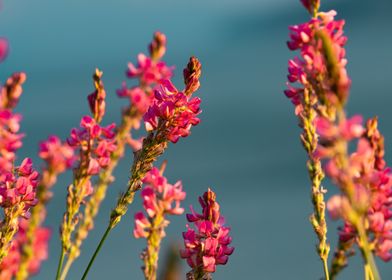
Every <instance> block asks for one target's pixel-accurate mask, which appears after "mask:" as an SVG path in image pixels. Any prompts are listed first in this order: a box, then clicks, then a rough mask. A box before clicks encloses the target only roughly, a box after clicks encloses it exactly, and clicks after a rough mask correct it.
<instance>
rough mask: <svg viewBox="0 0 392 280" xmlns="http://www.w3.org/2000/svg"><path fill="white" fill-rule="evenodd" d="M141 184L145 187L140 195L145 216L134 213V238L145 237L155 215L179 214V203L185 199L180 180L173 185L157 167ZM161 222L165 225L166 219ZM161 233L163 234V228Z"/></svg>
mask: <svg viewBox="0 0 392 280" xmlns="http://www.w3.org/2000/svg"><path fill="white" fill-rule="evenodd" d="M143 184H144V185H145V187H144V188H143V190H142V192H141V196H142V199H143V208H144V210H145V211H146V213H147V217H145V216H144V214H143V213H142V212H138V213H136V215H135V230H134V232H133V233H134V236H135V237H136V238H141V237H147V236H148V232H149V231H150V230H151V222H152V221H153V220H154V219H156V218H157V217H165V216H166V215H181V214H182V213H183V212H184V209H183V208H181V207H180V203H181V201H183V200H184V199H185V196H186V193H185V192H184V191H183V190H182V184H181V182H180V181H178V182H177V183H175V184H174V185H172V184H169V183H168V182H167V179H166V178H165V177H164V176H162V174H161V173H160V171H159V169H158V168H153V169H151V170H150V171H149V172H148V173H147V175H146V177H144V179H143ZM163 223H164V224H165V225H167V224H168V221H167V220H165V221H164V222H163ZM161 234H164V231H163V230H162V231H161Z"/></svg>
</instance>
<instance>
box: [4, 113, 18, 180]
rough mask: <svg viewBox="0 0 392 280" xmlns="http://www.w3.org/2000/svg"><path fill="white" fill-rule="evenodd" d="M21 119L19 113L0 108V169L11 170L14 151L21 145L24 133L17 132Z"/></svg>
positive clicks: (14, 156) (14, 155)
mask: <svg viewBox="0 0 392 280" xmlns="http://www.w3.org/2000/svg"><path fill="white" fill-rule="evenodd" d="M21 119H22V116H21V115H19V114H13V113H12V112H11V111H10V110H0V170H4V171H8V172H11V170H12V166H13V163H14V161H15V158H16V154H15V153H16V151H17V150H18V149H19V148H20V147H21V146H22V138H23V136H24V135H23V134H18V133H17V132H18V131H19V127H20V125H19V122H20V121H21ZM1 176H2V175H0V177H1Z"/></svg>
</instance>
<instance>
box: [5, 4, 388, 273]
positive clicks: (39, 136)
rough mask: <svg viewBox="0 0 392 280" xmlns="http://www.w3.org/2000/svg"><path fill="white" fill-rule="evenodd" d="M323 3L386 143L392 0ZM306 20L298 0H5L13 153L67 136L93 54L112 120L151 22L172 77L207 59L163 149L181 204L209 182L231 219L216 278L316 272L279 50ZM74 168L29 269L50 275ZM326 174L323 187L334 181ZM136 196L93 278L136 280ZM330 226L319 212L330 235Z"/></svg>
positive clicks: (174, 232) (123, 174) (354, 267)
mask: <svg viewBox="0 0 392 280" xmlns="http://www.w3.org/2000/svg"><path fill="white" fill-rule="evenodd" d="M323 2H326V3H325V4H324V5H323V9H324V10H329V9H332V8H333V9H336V10H337V11H338V13H339V18H341V17H343V18H345V19H346V20H347V26H346V33H347V35H348V36H349V42H348V45H347V51H348V58H349V66H348V68H349V72H350V75H351V77H352V79H353V86H352V93H351V99H350V102H349V106H348V108H349V112H350V113H351V114H354V113H362V114H364V116H365V117H370V116H373V115H378V116H379V117H380V127H381V130H382V132H383V133H384V134H385V136H386V144H387V147H392V118H391V115H392V112H391V110H390V107H391V104H392V95H391V88H392V79H391V65H392V52H391V50H392V49H391V45H392V36H391V35H392V34H391V28H392V17H391V13H392V2H391V1H390V0H378V1H370V0H361V1H357V0H334V1H323ZM307 19H308V16H307V14H306V12H305V10H304V9H303V8H302V7H301V5H300V4H299V0H298V1H297V0H296V1H293V0H241V1H238V0H220V1H207V0H199V1H187V0H162V1H155V0H143V1H136V0H133V1H132V0H118V1H107V0H105V1H103V0H94V1H92V0H88V1H87V0H86V1H77V0H68V1H53V0H36V1H27V0H26V1H22V0H13V1H11V0H5V1H4V2H3V5H2V10H1V12H0V35H1V36H5V37H7V38H8V39H9V42H10V45H11V52H10V54H9V57H8V59H7V60H6V61H5V62H4V63H2V64H1V65H0V69H1V70H0V78H1V80H2V81H4V80H5V79H6V77H7V76H8V75H9V74H10V73H11V72H13V71H20V70H23V71H26V73H27V75H28V81H27V83H26V84H25V93H24V95H23V98H22V100H21V103H20V105H19V107H18V109H17V110H18V111H19V112H23V114H24V121H23V127H22V130H23V131H24V132H25V133H26V135H27V136H26V138H25V141H24V147H23V148H22V150H21V152H20V157H22V156H30V157H32V158H33V159H35V162H36V163H38V162H39V161H38V159H37V156H36V153H37V149H38V143H39V141H40V140H43V139H45V138H46V137H47V136H48V135H49V134H57V135H59V136H61V137H62V138H63V139H64V138H66V137H67V135H68V133H69V131H70V129H71V128H72V127H75V126H78V123H79V120H80V117H81V116H82V115H83V114H86V113H88V106H87V102H86V96H87V94H89V93H90V92H91V91H92V81H91V75H92V72H93V70H94V68H95V67H100V69H102V70H103V72H104V77H103V79H104V82H105V86H106V89H107V93H108V101H107V104H108V108H109V109H108V114H107V117H106V122H107V123H109V122H112V121H118V120H119V117H120V110H121V107H122V106H124V105H125V102H126V100H119V99H118V98H117V97H116V95H115V90H116V89H117V88H119V87H120V85H121V82H122V81H124V80H125V76H124V71H125V69H126V65H127V63H128V62H129V61H133V62H134V61H135V58H136V55H137V54H138V53H140V52H146V51H147V48H146V47H147V44H148V43H149V42H150V40H151V37H152V34H153V32H154V31H155V30H160V31H162V32H164V33H166V35H167V37H168V51H167V55H166V59H165V60H166V61H167V63H168V64H169V65H175V66H176V69H177V70H176V72H175V73H176V76H175V78H174V80H175V82H176V83H177V84H178V85H181V84H182V81H181V71H182V68H183V67H184V66H185V64H186V63H187V61H188V57H189V56H191V55H196V56H198V57H199V58H200V60H201V62H202V63H203V77H202V87H201V89H200V91H199V92H200V96H201V97H202V99H203V114H202V115H201V118H202V123H201V124H200V125H199V126H198V127H196V128H194V129H193V130H192V135H191V137H189V138H187V139H181V141H180V142H179V143H178V144H176V145H170V147H169V149H168V151H167V152H166V153H165V155H164V158H165V159H167V160H168V161H169V164H168V167H167V169H166V170H167V171H166V175H167V176H168V177H169V179H170V181H172V182H175V181H176V180H178V179H181V180H182V181H183V184H184V186H185V189H186V191H187V194H188V196H187V199H186V202H185V206H186V208H188V205H189V204H193V205H195V206H196V207H198V205H197V202H196V201H197V196H198V195H200V194H202V192H204V191H205V190H206V189H207V187H209V186H212V187H213V188H214V190H215V191H216V193H217V196H218V199H219V201H220V204H221V209H222V212H223V214H224V215H225V216H226V220H227V223H228V224H229V225H231V227H232V235H233V244H234V246H235V247H236V251H235V253H234V254H233V255H232V257H231V258H230V260H229V264H228V265H227V266H225V267H219V268H218V271H217V272H216V275H215V278H216V279H240V278H246V279H267V280H271V279H300V280H304V279H319V278H320V277H321V275H322V271H321V264H320V262H319V260H318V258H317V255H316V253H315V242H316V240H315V236H314V234H313V232H312V229H311V226H310V224H309V222H308V216H309V214H310V213H311V203H310V194H309V183H308V178H307V174H306V170H305V160H306V159H305V156H304V153H303V150H302V148H301V145H300V142H299V133H300V130H299V129H298V127H297V120H296V118H295V116H294V114H293V108H292V106H291V104H290V102H289V100H287V99H286V98H285V97H284V95H283V93H282V91H283V89H284V88H285V81H286V72H287V70H286V68H287V60H288V59H289V58H290V57H292V56H293V54H292V53H289V51H288V50H287V48H286V41H287V37H288V30H287V26H288V25H292V24H296V23H301V22H304V21H306V20H307ZM390 151H391V150H390V149H388V150H387V158H388V159H391V152H390ZM130 162H131V152H130V151H128V153H127V156H126V158H125V159H124V160H123V161H122V164H121V165H120V166H119V167H118V169H117V171H116V172H115V176H116V181H115V183H114V184H113V185H112V186H111V187H110V190H109V193H108V196H107V199H106V201H105V203H104V205H103V207H102V209H101V211H100V214H99V217H98V219H97V225H96V228H95V229H94V231H93V232H92V233H91V234H90V238H89V239H88V241H87V242H86V243H85V245H84V247H83V254H82V256H81V258H80V259H79V260H78V261H77V262H76V264H75V265H74V266H73V269H72V270H71V273H70V274H69V279H79V278H80V276H81V273H82V269H84V267H85V266H86V264H87V261H88V259H89V257H90V256H91V254H92V251H93V249H94V248H95V246H96V244H97V242H98V239H99V238H100V237H101V234H102V233H103V230H104V227H105V226H106V224H107V220H108V214H109V211H110V208H111V207H112V206H113V204H114V202H115V199H116V197H117V195H118V193H119V191H120V190H122V189H123V188H124V186H125V183H126V180H127V176H128V167H129V165H130ZM389 162H390V161H389ZM70 175H71V174H66V175H64V176H62V177H61V179H60V181H59V182H58V185H57V186H56V187H55V197H54V199H53V200H52V202H51V203H50V206H49V211H48V220H47V225H48V226H50V227H52V228H53V237H52V240H51V244H50V245H51V246H50V259H49V260H48V261H46V262H45V263H44V264H43V267H42V271H41V274H40V275H39V276H37V277H36V278H35V279H53V278H54V274H55V270H56V265H57V261H58V254H59V249H60V243H59V240H58V227H59V223H60V221H61V217H62V215H63V212H64V208H65V194H66V186H67V184H68V182H70V178H71V177H70ZM326 187H328V188H329V189H330V190H331V191H330V192H333V189H334V187H333V186H331V185H330V184H328V183H327V184H326ZM138 197H139V196H138ZM138 200H140V199H138ZM139 209H140V202H139V201H137V202H136V203H135V204H134V205H132V207H131V209H130V211H129V212H128V214H127V216H126V217H125V218H124V219H123V222H122V223H121V224H120V225H119V226H118V227H117V228H116V229H115V230H114V231H113V233H112V235H111V236H110V238H109V239H108V241H107V242H106V244H105V246H104V248H103V250H102V253H101V254H100V255H99V257H98V258H97V261H96V262H95V265H94V267H93V270H92V273H91V274H90V277H89V279H142V273H141V271H140V268H139V267H140V265H141V262H140V260H139V253H140V251H141V250H142V248H143V247H144V241H143V240H135V239H134V238H133V237H132V227H133V221H132V219H133V214H134V213H135V211H136V210H139ZM171 221H172V223H171V226H170V227H169V229H168V237H167V238H166V239H165V241H164V244H165V245H164V249H163V252H162V258H164V257H163V256H164V255H165V248H166V247H167V246H168V244H170V243H171V242H181V232H182V231H183V230H184V229H185V217H184V216H181V217H174V218H172V219H171ZM337 226H338V223H336V222H330V223H329V229H330V230H329V238H330V240H331V242H332V245H334V244H336V243H335V242H336V230H335V228H336V227H337ZM162 264H163V263H162ZM360 264H361V262H360V259H359V258H353V259H352V261H351V264H350V266H349V267H348V268H347V269H346V270H345V271H344V272H343V273H342V275H341V279H363V278H362V268H361V266H360ZM379 265H380V270H381V274H382V276H383V279H391V278H392V265H390V264H389V265H388V264H384V263H382V262H381V261H380V262H379ZM187 269H188V268H187V267H186V266H185V265H184V271H185V270H187Z"/></svg>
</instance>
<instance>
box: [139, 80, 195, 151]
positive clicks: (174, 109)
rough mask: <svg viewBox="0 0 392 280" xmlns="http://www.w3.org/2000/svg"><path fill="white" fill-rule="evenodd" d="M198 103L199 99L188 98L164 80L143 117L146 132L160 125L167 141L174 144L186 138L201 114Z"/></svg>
mask: <svg viewBox="0 0 392 280" xmlns="http://www.w3.org/2000/svg"><path fill="white" fill-rule="evenodd" d="M200 103H201V99H200V98H198V97H194V98H190V97H188V96H187V95H185V94H184V93H183V92H179V91H178V90H177V89H176V88H175V87H174V85H173V84H172V83H171V82H170V81H169V80H165V81H163V82H162V84H161V87H160V88H159V89H157V90H156V91H155V100H154V103H153V105H151V106H150V108H149V109H148V111H147V113H146V114H145V115H144V122H145V125H146V130H147V131H153V130H157V129H158V125H159V124H160V125H161V126H162V127H164V129H165V135H166V137H167V139H168V140H169V141H171V142H173V143H176V142H177V141H178V140H179V138H180V137H186V136H188V135H189V134H190V129H191V127H192V126H194V125H197V124H198V123H199V122H200V119H199V118H197V115H198V114H200V112H201V110H200Z"/></svg>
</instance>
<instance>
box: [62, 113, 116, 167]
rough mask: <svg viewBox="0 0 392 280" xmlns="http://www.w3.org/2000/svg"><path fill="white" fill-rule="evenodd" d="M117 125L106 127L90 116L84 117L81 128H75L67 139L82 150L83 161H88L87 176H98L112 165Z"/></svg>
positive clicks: (70, 143) (74, 146)
mask: <svg viewBox="0 0 392 280" xmlns="http://www.w3.org/2000/svg"><path fill="white" fill-rule="evenodd" d="M114 128H115V124H111V125H108V126H106V127H103V126H100V124H99V123H98V122H97V121H96V120H95V119H93V118H92V117H90V116H84V117H83V118H82V120H81V122H80V128H79V129H78V128H74V129H72V131H71V136H70V137H69V138H68V139H67V141H68V144H69V145H70V146H71V147H73V148H79V149H80V156H81V161H84V160H85V161H87V163H86V166H87V170H86V171H87V174H88V175H95V174H98V173H99V171H100V170H101V168H105V167H106V166H108V164H109V163H110V154H111V152H112V151H114V149H115V148H116V144H115V141H114V136H115V133H114Z"/></svg>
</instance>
